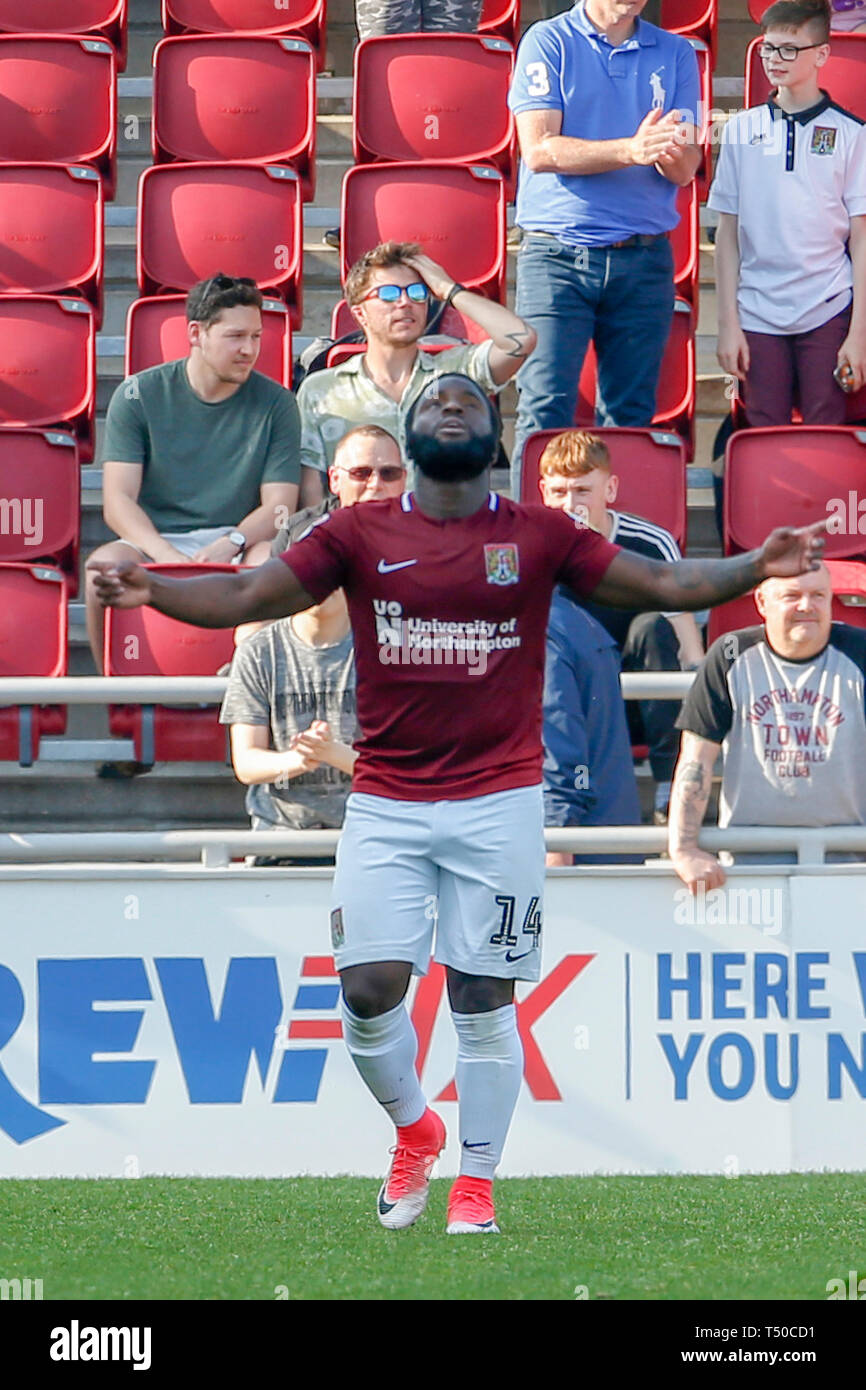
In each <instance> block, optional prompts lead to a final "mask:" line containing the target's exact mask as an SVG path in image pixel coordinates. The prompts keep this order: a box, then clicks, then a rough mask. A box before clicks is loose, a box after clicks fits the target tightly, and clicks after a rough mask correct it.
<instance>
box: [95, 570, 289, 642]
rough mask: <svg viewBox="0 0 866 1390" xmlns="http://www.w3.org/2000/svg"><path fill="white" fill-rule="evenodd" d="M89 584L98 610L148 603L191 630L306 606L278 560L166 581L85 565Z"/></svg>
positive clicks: (235, 623)
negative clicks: (90, 576) (89, 573)
mask: <svg viewBox="0 0 866 1390" xmlns="http://www.w3.org/2000/svg"><path fill="white" fill-rule="evenodd" d="M87 568H88V569H89V570H93V571H94V572H95V578H94V586H95V589H96V592H97V595H98V597H99V601H100V603H101V604H102V606H103V607H104V608H140V607H141V606H142V605H143V604H149V605H150V607H151V608H156V609H158V610H159V612H160V613H166V614H167V615H168V616H169V617H170V618H179V619H180V620H181V622H184V623H191V624H192V625H193V626H194V627H237V626H238V624H239V623H248V622H256V621H262V620H264V619H267V618H284V617H287V616H288V614H290V613H300V612H302V611H303V610H304V609H305V608H312V606H313V603H314V602H315V600H314V599H313V598H311V597H310V595H309V594H308V593H307V591H306V589H304V588H303V587H302V586H301V584H299V582H298V580H297V579H296V578H295V575H294V572H293V571H292V570H291V569H289V566H288V565H286V564H285V563H284V562H283V561H282V560H278V559H273V560H268V561H267V562H266V563H265V564H264V565H259V566H258V567H257V568H256V569H241V570H238V571H237V573H236V574H207V575H201V576H197V577H196V578H190V579H167V578H166V577H165V576H164V575H160V574H154V572H153V570H148V569H145V568H144V566H143V565H137V564H135V563H134V562H133V561H129V562H120V563H119V564H118V563H115V564H110V563H106V562H105V561H96V562H95V563H94V562H91V563H90V564H89V565H88V566H87Z"/></svg>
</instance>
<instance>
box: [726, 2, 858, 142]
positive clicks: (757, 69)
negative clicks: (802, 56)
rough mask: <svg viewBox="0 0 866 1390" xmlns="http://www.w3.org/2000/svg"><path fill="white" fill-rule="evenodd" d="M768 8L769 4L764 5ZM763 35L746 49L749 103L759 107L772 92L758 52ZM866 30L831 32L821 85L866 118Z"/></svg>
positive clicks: (847, 108)
mask: <svg viewBox="0 0 866 1390" xmlns="http://www.w3.org/2000/svg"><path fill="white" fill-rule="evenodd" d="M764 8H765V9H766V8H767V7H766V6H764ZM762 43H763V35H759V36H758V38H756V39H753V40H752V42H751V43H750V44H749V47H748V48H747V50H746V106H758V105H759V104H760V103H761V102H762V101H766V100H767V97H768V96H769V95H770V90H771V88H770V83H769V82H768V81H767V76H766V74H765V72H764V65H763V63H762V62H761V59H760V57H759V55H758V49H759V48H760V46H761V44H762ZM864 74H866V33H864V34H831V35H830V57H829V58H828V59H827V62H826V64H825V65H824V67H823V68H822V69H821V86H822V87H824V88H825V89H826V90H827V91H829V92H830V93H831V94H832V97H833V101H834V102H836V104H837V105H839V106H844V107H845V109H846V111H850V112H851V113H852V115H854V116H859V118H860V120H861V121H862V120H866V79H864Z"/></svg>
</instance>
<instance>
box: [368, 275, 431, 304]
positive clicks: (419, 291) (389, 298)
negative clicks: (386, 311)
mask: <svg viewBox="0 0 866 1390" xmlns="http://www.w3.org/2000/svg"><path fill="white" fill-rule="evenodd" d="M404 294H405V296H406V298H407V299H408V300H409V301H410V302H411V303H412V304H423V303H424V302H425V300H427V299H429V298H430V291H429V289H428V288H427V286H426V285H425V284H424V283H423V281H421V280H417V281H415V283H414V284H411V285H377V286H376V288H375V289H374V290H370V291H369V292H368V293H367V294H365V295H364V296H363V297H362V299H361V303H362V304H363V302H364V300H365V299H381V300H382V303H383V304H397V303H398V302H399V300H400V298H401V296H402V295H404Z"/></svg>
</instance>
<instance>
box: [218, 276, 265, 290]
mask: <svg viewBox="0 0 866 1390" xmlns="http://www.w3.org/2000/svg"><path fill="white" fill-rule="evenodd" d="M235 285H250V286H252V288H253V289H255V287H256V282H255V280H251V279H250V278H249V276H248V275H213V276H211V278H210V280H208V282H207V289H208V290H233V289H234V287H235Z"/></svg>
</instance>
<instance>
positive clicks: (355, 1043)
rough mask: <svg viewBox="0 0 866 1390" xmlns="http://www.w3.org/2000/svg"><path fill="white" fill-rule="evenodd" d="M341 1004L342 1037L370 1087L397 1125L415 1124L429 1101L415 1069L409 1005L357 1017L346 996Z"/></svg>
mask: <svg viewBox="0 0 866 1390" xmlns="http://www.w3.org/2000/svg"><path fill="white" fill-rule="evenodd" d="M342 1005H343V1037H344V1038H345V1040H346V1046H347V1048H348V1049H349V1055H350V1056H351V1058H352V1061H353V1062H354V1063H355V1066H356V1067H357V1068H358V1071H359V1072H360V1074H361V1076H362V1078H363V1080H364V1082H365V1083H366V1085H367V1087H368V1089H369V1090H370V1091H372V1093H373V1095H374V1096H375V1097H376V1099H377V1101H378V1102H379V1104H380V1105H381V1106H382V1109H383V1110H386V1111H387V1113H388V1114H389V1115H390V1117H391V1119H392V1120H393V1121H394V1124H395V1125H412V1124H414V1123H415V1121H416V1120H420V1118H421V1116H422V1115H423V1114H424V1111H425V1110H426V1109H427V1101H426V1099H425V1097H424V1092H423V1091H422V1090H421V1087H420V1085H419V1084H418V1077H417V1074H416V1072H415V1058H416V1057H417V1055H418V1038H417V1037H416V1035H415V1029H414V1028H413V1027H412V1022H411V1020H410V1018H409V1015H408V1013H407V1011H406V1005H405V1004H403V1003H400V1004H398V1005H397V1007H396V1009H389V1010H388V1012H387V1013H386V1014H379V1016H378V1018H358V1015H357V1014H353V1013H352V1010H351V1009H350V1008H349V1006H348V1004H347V1003H346V1001H345V999H343V1000H342Z"/></svg>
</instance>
